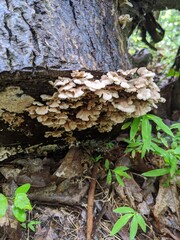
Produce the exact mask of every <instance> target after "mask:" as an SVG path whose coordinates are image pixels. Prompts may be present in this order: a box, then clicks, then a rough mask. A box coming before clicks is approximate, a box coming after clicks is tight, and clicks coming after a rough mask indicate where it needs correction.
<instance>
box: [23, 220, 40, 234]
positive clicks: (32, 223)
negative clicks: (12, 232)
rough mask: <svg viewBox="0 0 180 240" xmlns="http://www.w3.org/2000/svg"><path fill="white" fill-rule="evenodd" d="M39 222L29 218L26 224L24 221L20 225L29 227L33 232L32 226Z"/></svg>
mask: <svg viewBox="0 0 180 240" xmlns="http://www.w3.org/2000/svg"><path fill="white" fill-rule="evenodd" d="M40 223H41V222H40V221H34V220H31V221H29V222H28V223H27V224H26V223H22V224H21V226H22V227H23V228H25V229H26V228H29V229H31V230H32V231H33V232H35V227H34V226H36V225H37V224H40Z"/></svg>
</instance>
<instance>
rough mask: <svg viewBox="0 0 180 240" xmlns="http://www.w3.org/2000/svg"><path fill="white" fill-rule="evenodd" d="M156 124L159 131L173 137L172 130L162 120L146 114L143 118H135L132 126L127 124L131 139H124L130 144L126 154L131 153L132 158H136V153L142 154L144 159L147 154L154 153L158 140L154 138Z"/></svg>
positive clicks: (123, 127)
mask: <svg viewBox="0 0 180 240" xmlns="http://www.w3.org/2000/svg"><path fill="white" fill-rule="evenodd" d="M151 122H154V123H155V124H156V127H157V128H158V131H163V132H164V133H166V134H167V135H169V136H171V137H173V136H174V135H173V133H172V131H171V129H170V128H169V127H168V126H167V125H165V124H164V123H163V121H162V119H161V118H159V117H157V116H155V115H152V114H146V115H144V116H142V117H138V118H135V119H134V120H133V121H132V124H129V125H128V124H127V123H126V126H127V127H130V139H124V140H125V142H127V143H128V146H127V149H126V153H129V152H130V153H131V156H132V157H133V158H134V157H135V155H136V153H140V154H141V157H142V158H143V157H144V156H145V154H146V153H147V152H149V151H150V150H151V151H154V147H156V142H157V139H156V138H153V136H152V124H151ZM122 129H125V126H124V125H123V126H122Z"/></svg>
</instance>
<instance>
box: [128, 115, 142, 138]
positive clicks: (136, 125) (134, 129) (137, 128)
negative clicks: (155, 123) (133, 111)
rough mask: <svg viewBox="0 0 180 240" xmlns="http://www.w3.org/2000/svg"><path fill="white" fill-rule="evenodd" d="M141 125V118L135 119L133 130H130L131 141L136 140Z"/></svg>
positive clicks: (132, 125)
mask: <svg viewBox="0 0 180 240" xmlns="http://www.w3.org/2000/svg"><path fill="white" fill-rule="evenodd" d="M139 123H140V117H139V118H134V120H133V122H132V124H131V130H130V140H132V139H134V137H135V136H136V134H137V132H138V130H139Z"/></svg>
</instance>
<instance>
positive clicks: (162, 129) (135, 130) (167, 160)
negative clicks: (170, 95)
mask: <svg viewBox="0 0 180 240" xmlns="http://www.w3.org/2000/svg"><path fill="white" fill-rule="evenodd" d="M151 122H154V124H155V126H156V129H157V134H156V136H155V137H153V136H152V126H151ZM126 126H127V127H129V126H130V139H129V140H127V139H125V141H126V142H127V143H128V146H127V149H126V153H128V152H130V153H131V156H132V157H135V156H136V154H137V153H141V157H144V156H145V154H146V153H147V152H149V151H151V152H153V153H154V154H156V155H159V156H160V157H162V158H163V160H164V165H165V167H163V168H159V169H154V170H151V171H148V172H146V173H143V176H146V177H159V176H163V175H167V174H168V175H169V179H171V178H173V177H175V176H177V175H179V174H180V170H179V165H178V164H179V162H180V145H179V143H180V124H179V123H176V124H173V125H172V126H170V127H168V126H167V125H165V124H164V123H163V121H162V119H161V118H159V117H157V116H154V115H152V114H146V115H144V116H142V117H139V118H136V119H134V120H133V121H132V124H127V123H126ZM122 128H123V129H124V128H125V126H124V125H123V126H122ZM172 130H174V131H175V133H174V134H173V132H172Z"/></svg>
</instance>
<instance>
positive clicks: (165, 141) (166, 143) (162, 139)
mask: <svg viewBox="0 0 180 240" xmlns="http://www.w3.org/2000/svg"><path fill="white" fill-rule="evenodd" d="M161 142H162V143H163V144H164V146H165V147H167V148H168V147H169V146H168V142H167V140H166V139H165V138H161Z"/></svg>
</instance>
